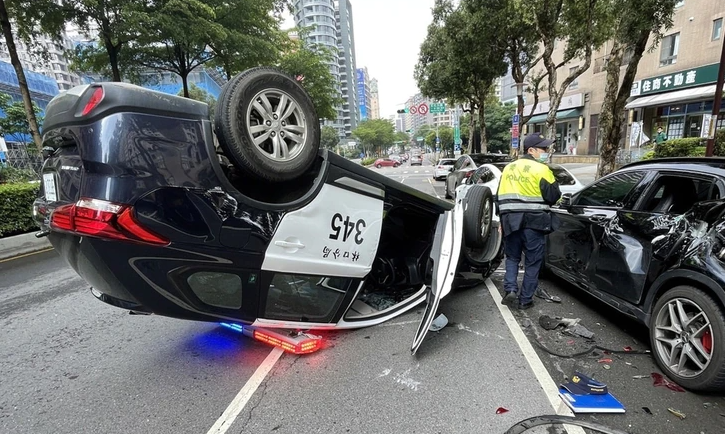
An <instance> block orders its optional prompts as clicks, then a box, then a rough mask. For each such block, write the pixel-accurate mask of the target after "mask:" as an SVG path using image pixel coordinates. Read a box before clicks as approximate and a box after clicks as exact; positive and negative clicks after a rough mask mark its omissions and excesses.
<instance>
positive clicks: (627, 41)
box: [597, 0, 677, 177]
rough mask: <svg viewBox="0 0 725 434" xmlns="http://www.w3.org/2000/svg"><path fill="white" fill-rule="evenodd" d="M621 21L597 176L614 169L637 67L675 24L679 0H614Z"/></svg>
mask: <svg viewBox="0 0 725 434" xmlns="http://www.w3.org/2000/svg"><path fill="white" fill-rule="evenodd" d="M614 3H615V10H617V11H618V13H617V21H616V22H615V33H614V39H613V41H612V48H611V49H610V51H609V56H608V63H607V79H606V80H607V82H606V83H607V84H606V86H605V90H604V102H603V104H602V111H601V112H600V115H599V138H598V145H599V149H600V159H599V167H598V168H597V177H602V176H604V175H607V174H609V173H611V172H613V171H614V169H615V160H616V157H617V151H619V143H620V141H621V139H622V125H624V124H625V122H626V121H625V115H626V112H625V109H624V106H625V104H626V103H627V99H628V98H629V92H630V89H631V88H632V84H633V83H634V77H635V76H636V75H637V67H638V65H639V61H640V59H642V55H643V54H644V52H645V50H646V49H647V41H648V40H649V39H650V37H652V39H653V43H652V46H651V49H654V48H655V47H656V46H657V44H658V43H659V41H660V40H661V39H662V37H663V36H664V34H663V32H664V31H666V30H667V29H669V28H670V27H672V16H673V15H674V10H675V5H676V4H677V0H614ZM625 55H627V57H628V63H627V68H626V70H625V71H624V77H622V78H621V79H620V73H621V69H622V65H623V64H624V63H625V62H624V57H625Z"/></svg>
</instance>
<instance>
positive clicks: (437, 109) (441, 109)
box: [430, 102, 446, 113]
mask: <svg viewBox="0 0 725 434" xmlns="http://www.w3.org/2000/svg"><path fill="white" fill-rule="evenodd" d="M445 111H446V105H445V104H444V103H442V102H434V103H432V104H431V105H430V112H431V113H445Z"/></svg>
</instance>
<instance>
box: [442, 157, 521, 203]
mask: <svg viewBox="0 0 725 434" xmlns="http://www.w3.org/2000/svg"><path fill="white" fill-rule="evenodd" d="M510 161H511V157H509V156H508V155H506V154H465V155H461V156H460V157H458V159H457V160H456V162H455V164H454V165H453V169H452V170H451V171H450V172H449V173H448V174H447V175H446V199H451V198H452V197H453V195H454V194H456V188H458V186H459V185H461V184H463V183H464V182H465V179H466V178H468V177H469V176H471V175H472V174H473V172H474V171H475V170H476V169H478V168H479V167H480V166H481V165H483V164H487V163H501V162H510Z"/></svg>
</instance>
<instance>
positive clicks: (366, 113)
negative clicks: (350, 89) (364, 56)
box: [355, 67, 374, 122]
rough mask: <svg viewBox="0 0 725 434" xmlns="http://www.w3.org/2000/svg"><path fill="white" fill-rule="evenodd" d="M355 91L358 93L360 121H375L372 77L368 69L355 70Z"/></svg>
mask: <svg viewBox="0 0 725 434" xmlns="http://www.w3.org/2000/svg"><path fill="white" fill-rule="evenodd" d="M355 89H356V91H357V104H358V110H359V112H360V121H361V122H362V121H365V120H368V119H374V118H373V117H372V116H371V115H372V107H371V106H370V103H371V99H372V98H371V95H370V76H369V75H368V69H367V68H366V67H363V68H358V69H357V70H355Z"/></svg>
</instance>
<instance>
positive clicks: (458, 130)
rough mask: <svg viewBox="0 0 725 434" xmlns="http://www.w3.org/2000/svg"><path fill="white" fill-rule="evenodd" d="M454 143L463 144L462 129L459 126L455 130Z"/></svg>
mask: <svg viewBox="0 0 725 434" xmlns="http://www.w3.org/2000/svg"><path fill="white" fill-rule="evenodd" d="M453 143H455V144H456V145H460V144H461V127H459V126H458V125H456V127H455V128H454V129H453Z"/></svg>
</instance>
